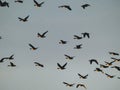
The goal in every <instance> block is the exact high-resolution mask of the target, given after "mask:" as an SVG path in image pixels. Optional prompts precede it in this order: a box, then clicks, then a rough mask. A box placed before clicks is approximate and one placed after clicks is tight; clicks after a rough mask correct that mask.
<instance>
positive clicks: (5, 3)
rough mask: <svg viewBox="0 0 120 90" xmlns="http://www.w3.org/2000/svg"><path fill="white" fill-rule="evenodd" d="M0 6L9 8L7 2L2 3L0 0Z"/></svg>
mask: <svg viewBox="0 0 120 90" xmlns="http://www.w3.org/2000/svg"><path fill="white" fill-rule="evenodd" d="M0 6H1V7H6V6H7V7H8V8H9V3H8V2H6V1H4V2H2V1H1V0H0Z"/></svg>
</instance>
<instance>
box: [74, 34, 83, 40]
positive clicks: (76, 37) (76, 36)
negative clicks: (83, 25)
mask: <svg viewBox="0 0 120 90" xmlns="http://www.w3.org/2000/svg"><path fill="white" fill-rule="evenodd" d="M74 39H77V40H80V39H82V37H80V36H78V35H74Z"/></svg>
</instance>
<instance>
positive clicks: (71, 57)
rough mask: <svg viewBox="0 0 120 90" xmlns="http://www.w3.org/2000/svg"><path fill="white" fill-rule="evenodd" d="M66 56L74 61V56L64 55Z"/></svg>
mask: <svg viewBox="0 0 120 90" xmlns="http://www.w3.org/2000/svg"><path fill="white" fill-rule="evenodd" d="M64 56H65V57H66V59H70V60H71V59H73V58H74V56H69V55H66V54H64Z"/></svg>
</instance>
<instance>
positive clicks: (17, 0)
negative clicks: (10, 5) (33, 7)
mask: <svg viewBox="0 0 120 90" xmlns="http://www.w3.org/2000/svg"><path fill="white" fill-rule="evenodd" d="M16 2H18V3H23V0H15V3H16Z"/></svg>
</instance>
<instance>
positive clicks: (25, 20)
mask: <svg viewBox="0 0 120 90" xmlns="http://www.w3.org/2000/svg"><path fill="white" fill-rule="evenodd" d="M28 18H29V15H28V16H26V17H25V18H21V17H18V19H19V21H23V22H27V21H28Z"/></svg>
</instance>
